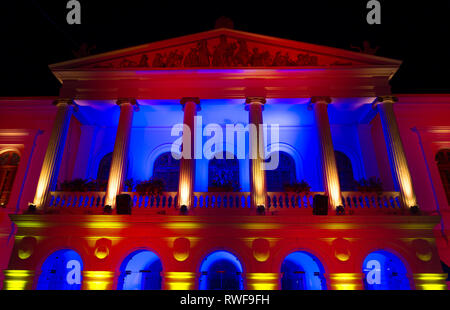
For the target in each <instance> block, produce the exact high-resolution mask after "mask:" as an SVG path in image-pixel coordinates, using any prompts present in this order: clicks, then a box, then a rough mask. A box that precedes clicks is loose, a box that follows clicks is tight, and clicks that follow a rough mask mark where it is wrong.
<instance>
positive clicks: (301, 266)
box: [281, 252, 327, 290]
mask: <svg viewBox="0 0 450 310" xmlns="http://www.w3.org/2000/svg"><path fill="white" fill-rule="evenodd" d="M281 273H282V275H283V276H282V278H281V289H283V290H326V289H327V287H326V282H325V277H324V269H323V266H322V263H321V262H320V261H319V260H318V259H317V258H316V257H315V256H313V255H311V254H309V253H306V252H294V253H291V254H289V255H288V256H287V257H286V258H285V259H284V261H283V264H282V265H281Z"/></svg>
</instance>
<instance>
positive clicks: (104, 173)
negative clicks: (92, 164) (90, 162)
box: [97, 153, 113, 181]
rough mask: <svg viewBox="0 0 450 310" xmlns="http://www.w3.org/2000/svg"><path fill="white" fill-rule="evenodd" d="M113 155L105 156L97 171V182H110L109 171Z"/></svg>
mask: <svg viewBox="0 0 450 310" xmlns="http://www.w3.org/2000/svg"><path fill="white" fill-rule="evenodd" d="M112 156H113V153H109V154H106V155H105V156H103V158H102V160H101V161H100V164H99V165H98V170H97V180H98V181H108V178H109V171H110V170H111V162H112Z"/></svg>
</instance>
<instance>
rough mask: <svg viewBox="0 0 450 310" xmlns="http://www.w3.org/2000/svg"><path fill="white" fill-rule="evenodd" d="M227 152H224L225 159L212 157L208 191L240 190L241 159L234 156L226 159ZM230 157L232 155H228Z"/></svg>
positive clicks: (209, 165) (209, 168) (209, 164)
mask: <svg viewBox="0 0 450 310" xmlns="http://www.w3.org/2000/svg"><path fill="white" fill-rule="evenodd" d="M226 156H227V153H223V155H222V158H223V159H217V158H215V157H214V158H212V159H211V160H210V161H209V163H208V191H218V190H219V189H221V188H222V189H224V190H225V189H226V191H230V192H231V191H235V192H237V191H240V189H241V186H240V182H239V160H238V159H237V158H235V157H234V156H233V158H232V159H226V158H227V157H226ZM228 156H229V157H230V155H228Z"/></svg>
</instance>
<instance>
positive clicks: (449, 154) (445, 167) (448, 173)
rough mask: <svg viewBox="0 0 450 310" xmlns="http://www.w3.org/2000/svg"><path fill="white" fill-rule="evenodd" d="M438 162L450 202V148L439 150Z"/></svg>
mask: <svg viewBox="0 0 450 310" xmlns="http://www.w3.org/2000/svg"><path fill="white" fill-rule="evenodd" d="M436 164H437V166H438V169H439V174H440V175H441V180H442V185H444V190H445V194H446V195H447V202H448V203H449V204H450V150H441V151H439V152H438V153H437V154H436Z"/></svg>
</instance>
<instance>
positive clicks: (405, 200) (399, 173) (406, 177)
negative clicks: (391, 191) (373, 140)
mask: <svg viewBox="0 0 450 310" xmlns="http://www.w3.org/2000/svg"><path fill="white" fill-rule="evenodd" d="M396 101H397V98H395V97H392V96H386V97H379V98H377V101H376V102H375V105H376V107H377V109H378V112H379V113H380V119H381V125H382V127H383V133H384V139H385V141H386V146H387V149H388V154H389V159H390V162H391V169H392V174H393V177H394V180H395V183H396V184H398V187H399V190H400V199H401V202H402V205H403V206H404V207H407V208H410V207H417V200H416V194H415V192H414V187H413V184H412V178H411V173H410V171H409V168H408V162H407V161H406V156H405V151H404V149H403V144H402V140H401V138H400V131H399V129H398V124H397V120H396V119H395V114H394V107H393V105H394V102H396Z"/></svg>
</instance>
